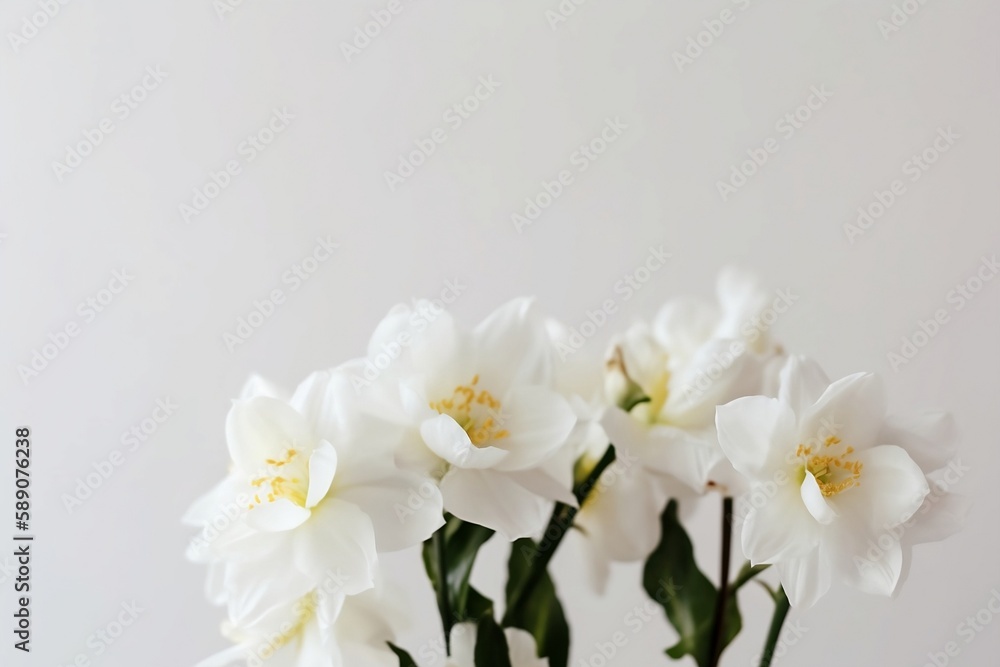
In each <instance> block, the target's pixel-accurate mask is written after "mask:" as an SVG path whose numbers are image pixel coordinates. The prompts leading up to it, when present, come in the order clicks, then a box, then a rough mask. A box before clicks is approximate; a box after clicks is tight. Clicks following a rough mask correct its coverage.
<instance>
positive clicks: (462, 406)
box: [430, 375, 510, 447]
mask: <svg viewBox="0 0 1000 667" xmlns="http://www.w3.org/2000/svg"><path fill="white" fill-rule="evenodd" d="M478 384H479V375H474V376H473V377H472V381H471V382H470V383H469V384H467V385H466V384H460V385H458V386H457V387H455V390H454V391H453V392H452V393H451V396H450V397H448V398H443V399H441V400H440V401H432V402H431V404H430V406H431V409H433V410H436V411H438V412H439V413H441V414H443V415H448V416H449V417H451V418H452V419H454V420H455V421H456V422H458V424H459V426H461V427H462V428H463V429H465V432H466V433H468V434H469V440H471V441H472V444H473V445H475V446H476V447H481V446H484V445H487V444H489V443H490V442H492V441H494V440H503V439H504V438H506V437H507V436H509V435H510V432H509V431H507V430H506V429H504V428H501V426H502V423H503V418H502V417H501V416H500V411H501V409H502V407H503V406H502V405H501V403H500V401H498V400H497V399H496V398H494V396H493V394H491V393H490V392H488V391H487V390H485V389H480V388H478V387H477V385H478Z"/></svg>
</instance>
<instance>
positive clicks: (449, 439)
mask: <svg viewBox="0 0 1000 667" xmlns="http://www.w3.org/2000/svg"><path fill="white" fill-rule="evenodd" d="M420 435H421V437H423V439H424V442H425V443H426V444H427V447H429V448H430V450H431V451H433V452H434V453H435V454H437V455H438V456H440V457H441V458H443V459H444V460H445V461H447V462H448V463H450V464H451V465H453V466H458V467H460V468H492V467H494V466H496V465H497V464H498V463H499V462H500V461H502V460H504V459H505V458H507V456H509V454H510V453H509V452H507V451H506V450H503V449H500V448H498V447H476V446H475V445H473V444H472V440H470V439H469V434H468V433H466V432H465V429H463V428H462V427H461V426H459V425H458V422H456V421H455V420H454V419H452V418H451V417H450V416H448V415H435V416H434V417H431V418H430V419H426V420H424V422H423V423H421V424H420Z"/></svg>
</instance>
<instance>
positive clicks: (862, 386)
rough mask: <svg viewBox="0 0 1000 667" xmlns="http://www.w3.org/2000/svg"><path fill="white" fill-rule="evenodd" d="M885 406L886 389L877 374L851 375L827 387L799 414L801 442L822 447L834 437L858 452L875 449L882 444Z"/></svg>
mask: <svg viewBox="0 0 1000 667" xmlns="http://www.w3.org/2000/svg"><path fill="white" fill-rule="evenodd" d="M885 407H886V395H885V388H884V386H883V384H882V380H881V379H880V378H879V377H878V376H877V375H875V374H874V373H857V374H855V375H850V376H848V377H846V378H843V379H841V380H837V381H836V382H834V383H833V384H831V385H830V386H829V387H827V389H826V391H824V392H823V395H822V396H820V398H819V400H818V401H816V403H815V404H814V405H813V406H812V407H810V408H808V409H807V410H806V411H805V412H804V413H800V414H799V439H800V440H801V441H802V443H803V444H812V445H815V446H819V445H821V444H822V443H823V442H824V441H825V440H826V439H827V438H828V437H830V436H833V435H835V436H837V437H839V438H840V439H841V440H842V441H843V442H844V443H845V444H846V445H850V446H852V447H854V449H856V450H861V449H865V448H868V447H872V446H874V445H877V444H880V443H879V442H878V432H879V430H881V428H882V423H883V421H884V420H885Z"/></svg>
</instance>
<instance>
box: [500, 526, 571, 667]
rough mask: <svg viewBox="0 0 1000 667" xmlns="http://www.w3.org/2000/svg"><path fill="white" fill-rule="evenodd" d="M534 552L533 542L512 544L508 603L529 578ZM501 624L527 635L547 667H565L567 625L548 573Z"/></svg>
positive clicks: (567, 653)
mask: <svg viewBox="0 0 1000 667" xmlns="http://www.w3.org/2000/svg"><path fill="white" fill-rule="evenodd" d="M536 550H537V547H536V546H535V544H534V542H532V541H531V540H529V539H527V538H522V539H520V540H517V541H516V542H514V543H513V544H512V545H511V550H510V561H509V563H508V577H507V602H508V604H510V601H511V596H512V595H513V594H514V591H516V590H518V588H519V587H520V586H521V585H523V583H524V581H525V580H526V579H527V578H528V576H529V574H530V572H531V563H532V561H533V558H532V557H531V556H532V555H533V554H535V552H536ZM504 625H505V626H506V627H513V628H521V629H522V630H527V631H528V632H530V633H531V635H532V636H533V637H534V638H535V643H536V645H537V646H538V655H539V657H543V658H548V659H549V666H550V667H566V665H567V663H568V662H569V625H568V624H567V623H566V616H565V615H564V614H563V608H562V604H560V602H559V597H558V596H557V595H556V587H555V584H553V583H552V578H551V577H550V576H549V574H548V572H545V573H544V574H543V575H542V577H541V579H540V580H539V581H538V583H537V584H536V585H535V586H534V587H533V588H532V589H531V590H530V591H527V593H526V594H525V597H523V598H522V599H521V603H520V604H519V605H518V606H517V608H516V609H514V608H511V609H510V613H509V614H507V615H506V616H505V617H504Z"/></svg>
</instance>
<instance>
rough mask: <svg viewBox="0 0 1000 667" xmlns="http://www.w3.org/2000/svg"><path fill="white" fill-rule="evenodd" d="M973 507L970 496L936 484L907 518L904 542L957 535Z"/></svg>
mask: <svg viewBox="0 0 1000 667" xmlns="http://www.w3.org/2000/svg"><path fill="white" fill-rule="evenodd" d="M971 508H972V501H971V500H970V499H969V498H967V497H965V496H960V495H958V494H956V493H946V492H944V491H942V490H941V489H940V488H939V487H933V488H932V489H931V492H930V493H929V494H928V496H927V498H925V499H924V504H923V505H922V506H921V507H920V509H919V510H917V512H916V513H914V515H913V516H912V517H911V518H910V520H909V521H907V527H906V532H905V533H903V537H902V540H903V543H904V544H906V545H912V544H924V543H926V542H938V541H940V540H943V539H945V538H946V537H950V536H952V535H954V534H955V533H957V532H958V531H959V530H961V529H962V528H963V527H964V526H965V523H966V520H967V518H968V516H969V511H970V509H971Z"/></svg>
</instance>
